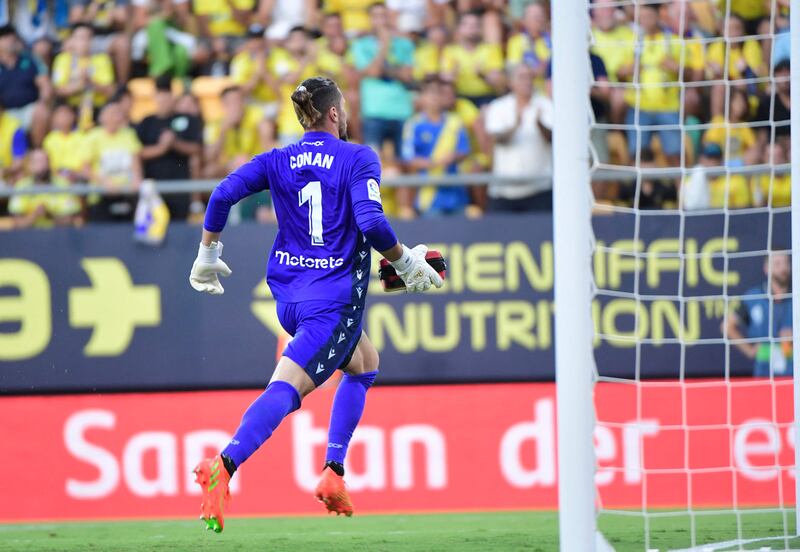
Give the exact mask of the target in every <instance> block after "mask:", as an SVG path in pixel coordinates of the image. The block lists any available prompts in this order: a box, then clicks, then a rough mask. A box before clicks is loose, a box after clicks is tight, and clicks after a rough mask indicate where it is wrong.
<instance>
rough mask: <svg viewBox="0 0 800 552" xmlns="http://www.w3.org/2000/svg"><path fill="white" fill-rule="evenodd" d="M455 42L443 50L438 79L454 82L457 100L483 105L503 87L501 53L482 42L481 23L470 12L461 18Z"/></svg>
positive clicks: (498, 49)
mask: <svg viewBox="0 0 800 552" xmlns="http://www.w3.org/2000/svg"><path fill="white" fill-rule="evenodd" d="M457 40H458V42H457V43H455V44H450V45H449V46H447V47H446V48H445V49H444V53H443V54H442V77H443V78H445V79H446V80H454V81H455V83H456V91H457V92H458V94H459V96H464V97H466V98H469V99H470V100H472V102H473V103H474V104H475V105H477V106H478V107H481V106H483V105H486V104H487V103H488V102H490V101H492V100H493V99H494V98H496V97H497V95H498V94H501V93H502V92H503V91H504V90H505V87H506V82H505V75H504V74H503V51H502V49H501V47H500V45H499V44H490V43H487V42H482V34H481V19H480V16H479V15H477V14H476V13H473V12H468V13H465V14H463V15H462V16H461V18H460V20H459V23H458V31H457Z"/></svg>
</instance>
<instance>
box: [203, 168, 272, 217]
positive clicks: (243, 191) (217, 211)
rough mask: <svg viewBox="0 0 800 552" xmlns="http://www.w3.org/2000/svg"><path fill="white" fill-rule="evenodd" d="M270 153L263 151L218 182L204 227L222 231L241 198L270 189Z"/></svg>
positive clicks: (211, 198) (209, 202)
mask: <svg viewBox="0 0 800 552" xmlns="http://www.w3.org/2000/svg"><path fill="white" fill-rule="evenodd" d="M270 155H271V154H270V153H262V154H261V155H257V156H256V157H253V159H251V160H250V161H248V162H247V163H245V164H244V165H242V166H241V167H239V168H238V169H236V170H235V171H233V172H232V173H231V174H229V175H228V176H226V177H225V179H224V180H223V181H222V182H220V183H219V184H217V187H216V188H214V191H213V192H212V194H211V197H210V198H209V200H208V207H207V208H206V219H205V223H204V224H203V227H204V228H205V229H206V230H208V231H209V232H221V231H222V229H223V228H225V223H226V222H227V221H228V213H229V212H230V210H231V206H232V205H234V204H236V203H237V202H238V201H239V200H240V199H242V198H245V197H247V196H249V195H253V194H256V193H258V192H261V191H263V190H267V189H269V182H268V181H267V162H268V160H269V156H270Z"/></svg>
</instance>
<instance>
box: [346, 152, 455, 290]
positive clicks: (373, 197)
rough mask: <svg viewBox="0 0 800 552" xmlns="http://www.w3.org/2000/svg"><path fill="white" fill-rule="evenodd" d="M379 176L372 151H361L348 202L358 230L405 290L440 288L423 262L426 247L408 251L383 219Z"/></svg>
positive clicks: (435, 273) (376, 158)
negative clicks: (388, 263)
mask: <svg viewBox="0 0 800 552" xmlns="http://www.w3.org/2000/svg"><path fill="white" fill-rule="evenodd" d="M380 174H381V164H380V161H379V160H378V156H377V155H376V154H375V152H374V151H372V150H371V149H369V148H364V149H362V150H360V151H359V153H358V154H357V156H356V159H355V160H354V163H353V172H352V175H351V181H350V199H351V201H352V205H353V214H354V216H355V219H356V224H357V225H358V228H359V229H360V230H361V233H362V234H364V237H365V238H366V239H367V242H368V243H369V244H370V245H371V246H372V247H373V248H374V249H375V250H377V251H378V252H379V253H380V254H381V255H383V257H384V258H386V260H387V261H389V262H390V263H392V266H393V267H394V269H395V270H396V271H397V275H398V276H399V277H400V278H401V279H402V280H403V282H405V284H406V290H408V291H411V292H415V291H416V292H422V291H426V290H428V289H430V287H431V286H435V287H437V288H440V287H442V283H443V280H442V277H441V276H439V274H438V273H437V272H436V271H435V270H434V269H433V267H431V266H430V265H429V264H428V262H427V261H426V260H425V254H426V253H427V252H428V247H427V246H425V245H418V246H416V247H414V248H413V249H409V248H408V247H406V246H405V245H403V244H401V243H400V242H399V241H398V239H397V236H396V235H395V233H394V230H393V229H392V227H391V225H390V224H389V221H388V220H386V215H384V213H383V206H382V205H381V195H380V185H379V180H380Z"/></svg>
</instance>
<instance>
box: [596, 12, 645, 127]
mask: <svg viewBox="0 0 800 552" xmlns="http://www.w3.org/2000/svg"><path fill="white" fill-rule="evenodd" d="M592 37H593V39H594V47H593V48H592V51H593V52H594V54H595V55H597V56H598V57H599V58H600V59H602V60H603V65H605V67H606V72H607V73H608V80H609V82H612V83H614V82H619V81H620V78H619V70H620V69H621V68H622V67H623V66H624V65H625V64H626V62H627V60H626V58H628V57H629V52H630V51H631V50H633V49H634V45H635V43H636V33H634V32H633V29H632V28H631V26H630V25H629V24H627V23H624V22H622V21H620V19H619V18H618V17H617V8H615V7H613V6H602V5H600V6H596V7H594V8H592ZM609 104H610V107H611V111H610V113H609V120H610V121H611V122H613V123H622V122H623V121H624V120H625V114H626V113H627V111H628V104H627V102H626V101H625V89H624V88H621V87H619V88H612V89H611V92H610V95H609Z"/></svg>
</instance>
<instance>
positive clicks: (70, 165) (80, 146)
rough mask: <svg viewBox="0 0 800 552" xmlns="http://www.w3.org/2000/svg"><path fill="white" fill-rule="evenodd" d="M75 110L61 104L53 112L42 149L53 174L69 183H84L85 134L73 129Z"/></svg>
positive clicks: (85, 173)
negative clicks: (50, 127) (49, 128)
mask: <svg viewBox="0 0 800 552" xmlns="http://www.w3.org/2000/svg"><path fill="white" fill-rule="evenodd" d="M75 122H76V115H75V108H73V107H72V106H71V105H69V104H66V103H61V104H59V105H57V106H56V108H55V109H54V110H53V117H52V119H51V126H52V128H53V130H51V131H50V132H49V133H48V134H47V136H45V138H44V143H43V145H42V147H43V148H44V151H45V152H47V156H48V158H49V160H50V169H51V170H52V172H53V174H55V175H58V176H60V177H62V178H65V179H66V180H67V181H69V182H86V181H88V176H89V175H88V174H87V172H86V160H85V159H84V158H85V155H86V147H85V144H86V133H84V132H80V131H79V130H78V129H76V128H75Z"/></svg>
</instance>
